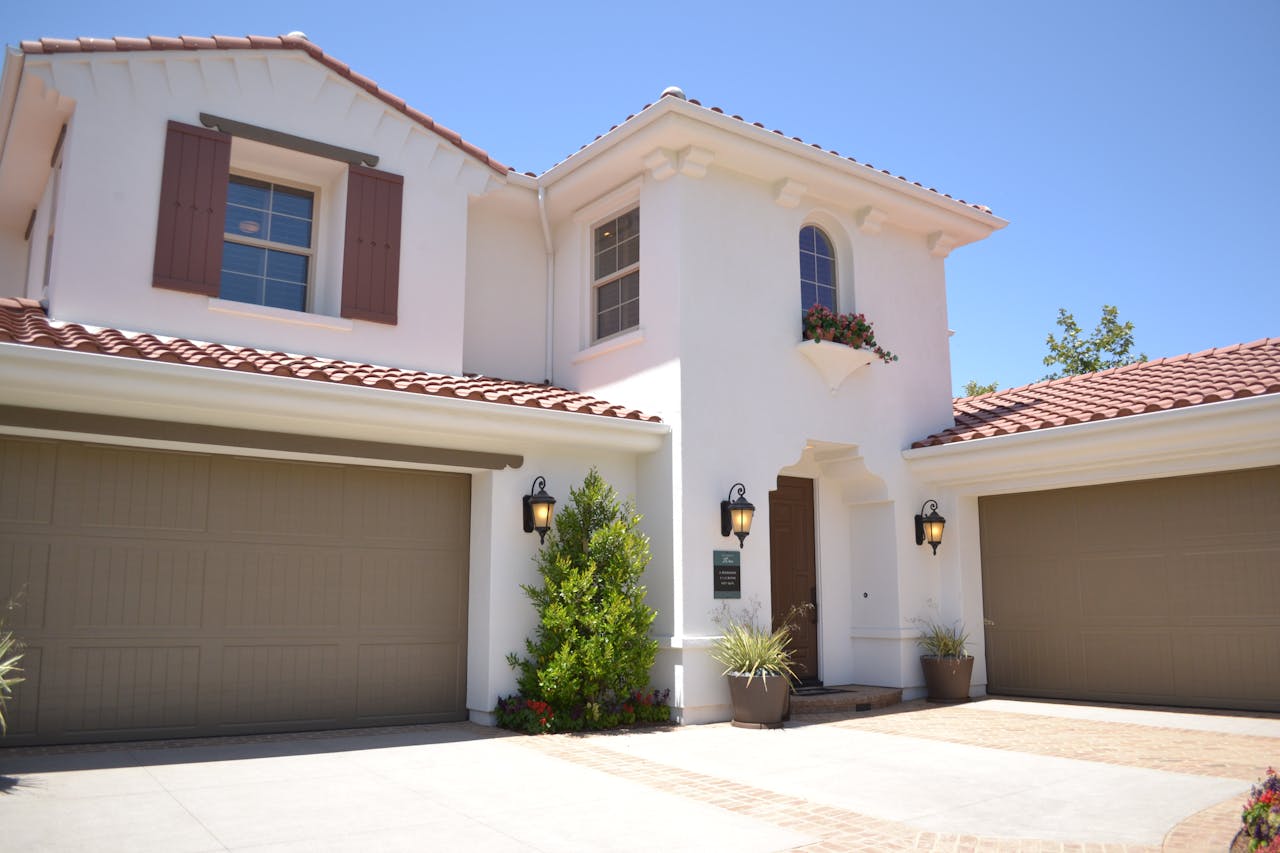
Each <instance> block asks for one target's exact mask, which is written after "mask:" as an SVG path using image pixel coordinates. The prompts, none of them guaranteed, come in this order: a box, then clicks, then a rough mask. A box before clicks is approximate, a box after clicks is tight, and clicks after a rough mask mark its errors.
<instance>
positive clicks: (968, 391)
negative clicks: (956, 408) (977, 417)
mask: <svg viewBox="0 0 1280 853" xmlns="http://www.w3.org/2000/svg"><path fill="white" fill-rule="evenodd" d="M999 387H1000V384H999V383H998V382H991V383H989V384H987V385H983V384H981V383H980V382H978V380H976V379H970V380H969V381H968V382H966V383H964V395H965V396H966V397H977V396H978V395H979V394H990V393H991V392H992V391H995V390H996V389H997V388H999Z"/></svg>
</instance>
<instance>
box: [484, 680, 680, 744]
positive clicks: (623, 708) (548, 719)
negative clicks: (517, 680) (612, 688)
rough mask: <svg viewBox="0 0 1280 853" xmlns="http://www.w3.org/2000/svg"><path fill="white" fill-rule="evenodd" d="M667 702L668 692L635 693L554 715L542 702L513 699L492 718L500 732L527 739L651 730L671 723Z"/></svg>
mask: <svg viewBox="0 0 1280 853" xmlns="http://www.w3.org/2000/svg"><path fill="white" fill-rule="evenodd" d="M670 699H671V691H670V690H650V691H648V692H642V691H639V690H637V691H633V692H631V693H629V694H626V695H625V696H624V697H622V698H615V699H612V700H609V701H604V702H587V703H585V704H581V705H576V706H574V707H573V708H570V709H568V710H567V711H559V712H558V711H556V710H555V709H554V708H552V707H551V706H550V705H548V704H547V703H546V702H543V701H541V700H538V699H529V698H526V697H524V696H519V695H516V696H508V697H506V698H504V699H499V700H498V705H497V707H496V708H494V714H495V715H496V716H497V718H498V725H499V726H501V727H502V728H504V729H511V730H512V731H517V732H523V733H525V734H530V735H537V734H552V733H555V732H580V731H584V730H587V731H590V730H599V729H615V728H618V727H620V726H654V725H662V724H663V723H668V722H670V721H671V705H670V704H669V702H670Z"/></svg>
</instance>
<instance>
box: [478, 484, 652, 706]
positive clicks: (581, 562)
mask: <svg viewBox="0 0 1280 853" xmlns="http://www.w3.org/2000/svg"><path fill="white" fill-rule="evenodd" d="M639 523H640V516H639V515H637V514H636V512H635V508H634V507H633V506H632V505H631V504H630V503H629V502H628V503H625V504H623V503H620V502H619V499H618V495H617V493H616V492H615V491H614V490H613V488H612V487H611V486H609V484H608V483H606V482H605V481H604V479H603V478H602V477H601V476H600V474H599V472H597V471H596V470H595V469H594V468H592V469H591V471H590V473H588V474H587V477H586V479H585V480H583V483H582V487H581V488H579V489H570V490H569V501H568V505H567V506H566V507H565V508H564V509H563V510H561V511H560V512H559V513H557V514H556V517H555V530H554V532H552V533H551V535H550V536H549V537H548V539H547V543H546V545H544V546H543V548H542V550H541V551H540V552H539V553H538V572H539V573H540V574H541V575H542V585H541V586H528V585H525V586H523V587H522V588H523V589H524V591H525V594H526V595H528V596H529V599H530V601H532V602H533V606H534V608H535V609H536V610H537V611H538V629H537V634H536V635H535V636H534V637H533V638H532V639H529V640H526V641H525V653H526V657H523V658H522V657H520V656H518V655H517V654H515V653H514V652H513V653H512V654H510V655H508V656H507V662H508V663H510V664H511V666H512V668H514V669H517V670H518V671H519V685H520V693H519V695H518V696H516V697H511V698H510V699H508V700H503V701H502V702H499V707H498V709H497V713H498V716H499V722H501V720H502V718H503V714H504V713H506V712H505V711H504V708H503V705H504V703H505V702H516V703H518V702H521V701H523V702H526V703H527V702H538V703H545V704H546V705H547V706H548V710H549V711H550V713H551V714H552V715H553V717H554V719H555V720H557V721H559V722H558V723H557V724H556V725H554V726H550V727H535V730H556V731H566V730H573V729H572V726H573V725H574V724H575V721H576V723H580V724H581V725H579V726H578V728H606V727H607V726H606V725H604V723H605V722H607V721H609V720H612V719H614V718H615V717H616V718H620V719H621V718H626V717H627V716H628V714H626V713H624V712H623V711H622V710H621V709H622V706H623V705H626V704H629V703H630V700H632V699H633V698H634V697H637V696H641V695H643V692H644V691H645V689H646V688H647V686H648V683H649V669H650V667H652V666H653V661H654V658H655V657H656V656H657V652H658V643H657V641H656V640H653V639H650V637H649V626H650V625H652V624H653V619H654V616H655V615H656V613H655V611H654V610H653V608H651V607H649V606H648V605H646V604H645V603H644V599H645V592H646V591H645V588H644V586H643V585H642V584H641V583H640V576H641V573H642V572H643V571H644V568H645V566H646V565H648V563H649V540H648V539H647V538H646V537H645V536H644V535H643V534H642V533H640V532H639V530H638V529H637V526H638V525H639ZM526 709H527V708H525V709H517V710H518V711H519V712H520V713H523V711H524V710H526ZM545 716H546V715H545V714H541V713H538V714H537V715H536V720H541V719H542V718H543V717H545ZM614 724H616V723H614ZM518 728H519V729H520V730H526V729H527V728H528V726H525V725H521V726H519V727H518Z"/></svg>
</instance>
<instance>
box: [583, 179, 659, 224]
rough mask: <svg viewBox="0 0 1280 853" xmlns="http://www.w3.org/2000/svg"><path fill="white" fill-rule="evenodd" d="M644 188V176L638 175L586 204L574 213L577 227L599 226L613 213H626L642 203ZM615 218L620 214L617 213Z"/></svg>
mask: <svg viewBox="0 0 1280 853" xmlns="http://www.w3.org/2000/svg"><path fill="white" fill-rule="evenodd" d="M643 186H644V175H637V176H636V177H634V178H632V179H631V180H629V181H627V182H626V183H625V184H621V185H619V186H617V187H614V188H613V189H612V190H610V191H609V192H607V193H605V194H604V195H602V196H600V197H599V198H596V199H595V200H594V201H590V202H588V203H586V204H584V205H583V206H582V207H580V208H578V209H577V210H575V211H574V212H573V221H574V224H576V225H591V224H593V223H594V224H597V225H598V224H599V223H600V222H601V221H603V220H605V219H608V218H609V214H610V213H611V212H613V211H618V212H620V213H621V212H625V210H624V208H626V207H628V206H630V205H636V204H639V203H640V188H641V187H643ZM614 215H615V216H617V215H618V214H617V213H615V214H614Z"/></svg>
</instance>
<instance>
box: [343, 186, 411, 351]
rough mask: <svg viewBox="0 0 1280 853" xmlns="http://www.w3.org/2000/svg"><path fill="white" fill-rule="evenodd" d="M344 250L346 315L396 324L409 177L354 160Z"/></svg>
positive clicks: (358, 318) (349, 187) (344, 314)
mask: <svg viewBox="0 0 1280 853" xmlns="http://www.w3.org/2000/svg"><path fill="white" fill-rule="evenodd" d="M349 169H350V171H349V172H348V174H347V234H346V241H345V243H344V244H343V254H342V316H343V317H350V318H352V319H355V320H371V321H373V322H375V323H389V324H391V325H393V326H394V325H395V323H396V306H397V300H398V298H399V294H400V206H401V204H402V202H403V199H404V178H402V177H401V176H400V175H392V174H390V173H388V172H380V171H378V170H377V169H369V168H366V167H364V166H356V165H352V166H350V167H349Z"/></svg>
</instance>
